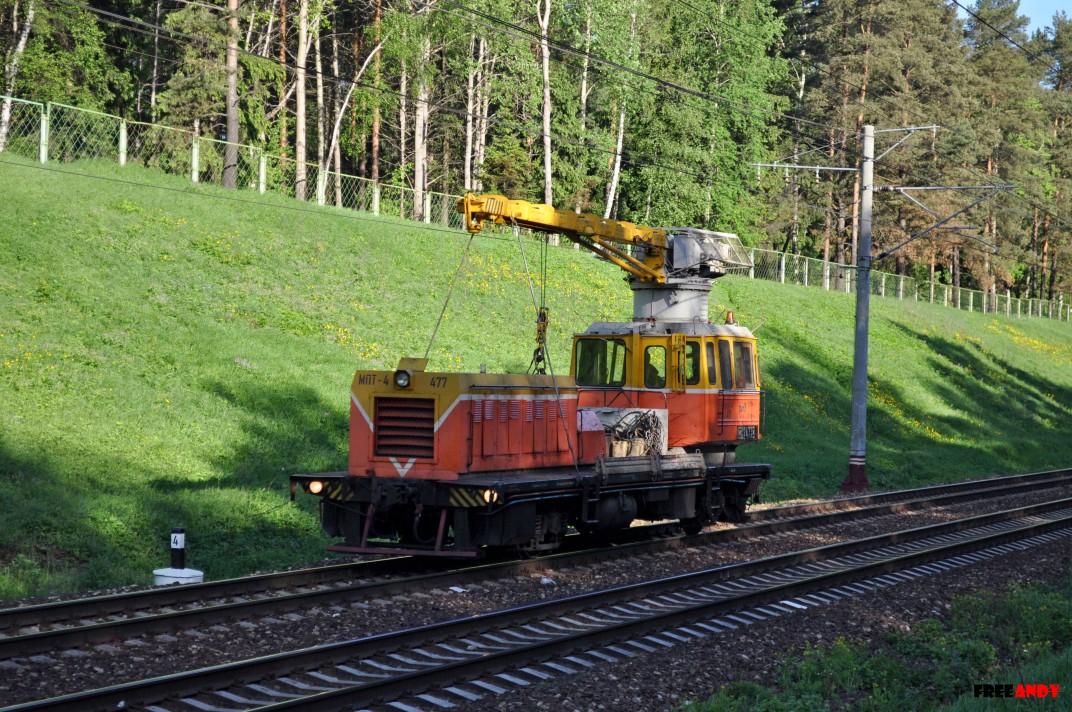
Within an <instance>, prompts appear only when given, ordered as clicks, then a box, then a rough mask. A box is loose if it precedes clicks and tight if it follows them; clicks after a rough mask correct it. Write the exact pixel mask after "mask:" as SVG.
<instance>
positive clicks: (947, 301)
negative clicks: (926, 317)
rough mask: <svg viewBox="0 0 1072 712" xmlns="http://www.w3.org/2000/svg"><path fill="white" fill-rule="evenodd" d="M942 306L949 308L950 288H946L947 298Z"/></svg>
mask: <svg viewBox="0 0 1072 712" xmlns="http://www.w3.org/2000/svg"><path fill="white" fill-rule="evenodd" d="M942 306H943V307H947V306H949V287H946V288H945V296H944V297H943V298H942Z"/></svg>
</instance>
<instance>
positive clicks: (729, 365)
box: [718, 341, 733, 391]
mask: <svg viewBox="0 0 1072 712" xmlns="http://www.w3.org/2000/svg"><path fill="white" fill-rule="evenodd" d="M718 365H719V366H720V367H721V372H722V389H723V390H726V391H728V390H731V389H732V388H733V360H732V359H731V358H730V342H728V341H719V342H718Z"/></svg>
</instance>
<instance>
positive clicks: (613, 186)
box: [603, 98, 625, 218]
mask: <svg viewBox="0 0 1072 712" xmlns="http://www.w3.org/2000/svg"><path fill="white" fill-rule="evenodd" d="M617 133H618V137H617V139H616V140H615V142H614V167H613V168H612V169H611V173H610V180H609V181H607V202H606V205H604V206H603V217H604V218H609V217H610V214H611V211H612V210H613V209H614V199H615V197H616V196H617V195H618V176H619V175H620V174H621V170H622V144H623V142H624V141H623V139H624V136H625V99H624V98H623V99H622V108H621V110H620V111H619V112H618V128H617Z"/></svg>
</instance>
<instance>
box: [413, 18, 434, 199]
mask: <svg viewBox="0 0 1072 712" xmlns="http://www.w3.org/2000/svg"><path fill="white" fill-rule="evenodd" d="M431 59H432V42H431V40H430V39H428V38H427V37H424V38H423V39H421V67H427V66H428V63H429V62H430V61H431ZM429 94H430V89H429V86H428V75H427V69H425V70H424V71H422V72H421V73H420V77H419V78H418V79H417V104H416V106H415V107H414V110H413V219H414V220H423V219H424V192H425V190H426V189H427V188H428V97H429Z"/></svg>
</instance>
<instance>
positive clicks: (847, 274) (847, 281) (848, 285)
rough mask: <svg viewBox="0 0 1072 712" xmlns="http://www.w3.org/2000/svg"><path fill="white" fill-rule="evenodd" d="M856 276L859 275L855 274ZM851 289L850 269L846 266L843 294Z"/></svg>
mask: <svg viewBox="0 0 1072 712" xmlns="http://www.w3.org/2000/svg"><path fill="white" fill-rule="evenodd" d="M857 277H859V275H857ZM851 291H852V270H850V269H847V268H846V270H845V294H848V293H849V292H851Z"/></svg>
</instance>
